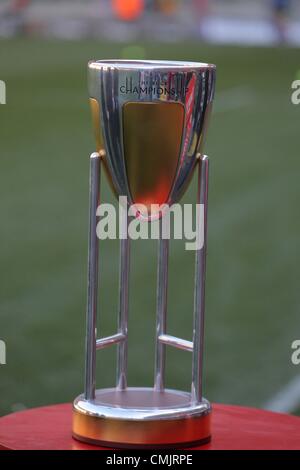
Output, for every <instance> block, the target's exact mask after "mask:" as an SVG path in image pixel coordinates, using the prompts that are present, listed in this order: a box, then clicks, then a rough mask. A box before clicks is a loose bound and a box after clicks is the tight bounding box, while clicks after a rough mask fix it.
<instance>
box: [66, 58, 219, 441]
mask: <svg viewBox="0 0 300 470" xmlns="http://www.w3.org/2000/svg"><path fill="white" fill-rule="evenodd" d="M149 63H150V62H149ZM177 64H178V63H177ZM200 65H201V66H202V67H203V64H200ZM165 67H166V66H165ZM176 67H177V68H178V67H179V66H178V65H177V66H176ZM191 67H192V66H191ZM200 78H201V77H200ZM211 86H212V87H213V85H211ZM185 89H187V87H185ZM212 94H213V93H212V92H211V89H209V96H210V98H211V99H212ZM152 98H153V97H152ZM139 99H141V97H139ZM207 101H209V100H207ZM103 112H104V111H103ZM195 116H196V117H195V119H196V118H197V115H196V113H195ZM102 118H103V115H102ZM202 124H203V123H202ZM103 127H105V125H104V126H103ZM201 131H202V128H201ZM199 134H200V130H199ZM107 140H108V138H107V137H106V142H105V144H106V145H105V148H108V147H109V143H108V141H107ZM198 149H199V146H198ZM103 155H104V154H103V153H102V152H101V151H100V149H99V152H95V153H93V154H92V155H91V157H90V215H89V248H88V302H87V328H86V372H85V389H84V394H83V395H80V396H79V397H78V398H77V399H76V400H75V401H74V405H73V436H74V437H75V438H76V439H79V440H81V441H85V442H89V443H94V444H100V445H104V446H108V447H125V448H130V447H145V448H146V447H169V446H188V445H192V444H194V443H206V442H208V441H209V440H210V437H211V426H210V422H211V406H210V403H209V402H208V401H207V400H206V399H205V398H203V394H202V389H203V385H202V379H203V344H204V315H205V271H206V244H207V199H208V175H209V161H208V158H207V156H204V155H202V154H201V153H200V152H198V153H195V154H194V157H193V158H194V164H193V167H194V168H193V169H195V168H196V167H197V169H198V170H197V171H198V191H197V204H202V205H203V207H204V233H203V245H202V246H201V248H199V249H198V250H197V251H196V254H195V286H194V323H193V341H187V340H184V339H181V338H177V337H174V336H171V335H169V334H168V331H167V291H168V259H169V240H168V239H164V238H163V236H162V233H161V232H160V238H159V242H158V269H157V307H156V311H157V313H156V315H157V318H156V354H155V372H154V385H153V388H141V387H140V388H136V387H128V385H127V349H128V299H129V270H130V240H129V237H127V238H125V239H121V240H120V272H119V312H118V331H117V333H116V334H114V335H112V336H108V337H104V338H98V337H97V326H96V323H97V313H98V312H97V310H98V307H97V292H98V282H99V280H98V260H99V251H98V250H99V241H98V239H97V234H96V225H97V216H96V210H97V207H98V206H99V204H100V179H101V167H102V161H103ZM109 158H111V156H110V157H109ZM124 212H125V213H126V211H124ZM123 224H124V225H123V229H125V230H126V231H127V228H128V216H127V215H126V216H125V217H124V220H123ZM114 344H116V345H117V374H116V386H115V388H110V389H100V390H96V353H97V350H101V349H104V348H106V347H109V346H111V345H114ZM167 346H172V347H175V348H178V349H181V350H184V351H190V352H191V353H192V383H191V390H190V392H183V391H178V390H170V389H167V388H165V356H166V347H167Z"/></svg>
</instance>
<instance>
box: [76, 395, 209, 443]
mask: <svg viewBox="0 0 300 470" xmlns="http://www.w3.org/2000/svg"><path fill="white" fill-rule="evenodd" d="M210 418H211V406H210V404H209V402H208V401H207V400H205V399H203V401H202V402H201V403H198V404H193V403H191V395H190V394H189V393H186V392H181V391H176V390H165V391H163V392H158V391H155V390H153V389H151V388H127V389H126V390H124V391H121V390H117V389H115V388H110V389H102V390H97V391H96V397H95V400H93V401H87V400H85V399H84V396H83V395H80V396H79V397H77V398H76V400H75V401H74V404H73V437H74V438H75V439H78V440H80V441H84V442H88V443H92V444H98V445H102V446H106V447H119V448H120V447H123V448H132V447H143V448H147V447H155V448H157V447H164V448H166V447H174V446H191V445H193V444H199V443H200V444H201V443H203V444H204V443H207V442H208V441H209V440H210V435H211V431H210Z"/></svg>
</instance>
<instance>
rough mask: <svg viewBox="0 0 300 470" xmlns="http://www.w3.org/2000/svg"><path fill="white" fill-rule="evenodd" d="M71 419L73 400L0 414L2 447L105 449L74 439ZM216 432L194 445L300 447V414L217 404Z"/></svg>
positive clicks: (213, 427)
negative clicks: (207, 439)
mask: <svg viewBox="0 0 300 470" xmlns="http://www.w3.org/2000/svg"><path fill="white" fill-rule="evenodd" d="M71 423H72V406H71V405H70V404H62V405H53V406H46V407H42V408H34V409H31V410H26V411H20V412H18V413H13V414H11V415H8V416H4V417H2V418H0V449H2V450H5V449H14V450H27V449H33V450H47V449H50V450H56V449H57V450H89V449H90V450H97V449H104V448H103V447H95V446H92V445H88V444H83V443H80V442H78V441H76V440H74V439H73V438H72V436H71ZM212 434H213V437H212V441H211V443H210V444H207V445H205V446H202V447H195V448H194V449H195V450H196V449H199V450H200V449H203V450H221V449H225V450H238V449H244V450H246V449H253V450H254V449H274V450H280V449H281V450H284V449H300V418H297V417H295V416H290V415H285V414H280V413H272V412H269V411H264V410H257V409H253V408H245V407H239V406H229V405H213V418H212ZM106 450H107V449H106Z"/></svg>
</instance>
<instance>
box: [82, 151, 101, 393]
mask: <svg viewBox="0 0 300 470" xmlns="http://www.w3.org/2000/svg"><path fill="white" fill-rule="evenodd" d="M100 177H101V157H100V155H99V154H98V153H96V152H95V153H92V155H91V156H90V185H89V188H90V189H89V190H90V214H89V245H88V292H87V319H86V346H85V348H86V365H85V390H84V396H85V399H86V400H94V399H95V389H96V341H97V304H98V258H99V248H98V239H97V234H96V226H97V216H96V211H97V207H98V205H99V203H100Z"/></svg>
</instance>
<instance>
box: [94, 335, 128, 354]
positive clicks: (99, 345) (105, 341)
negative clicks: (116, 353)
mask: <svg viewBox="0 0 300 470" xmlns="http://www.w3.org/2000/svg"><path fill="white" fill-rule="evenodd" d="M125 340H126V336H125V335H123V334H122V333H116V334H115V335H111V336H106V337H105V338H101V339H97V341H96V349H97V350H98V349H104V348H106V347H107V346H112V345H113V344H119V343H122V342H123V341H125Z"/></svg>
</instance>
